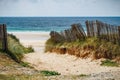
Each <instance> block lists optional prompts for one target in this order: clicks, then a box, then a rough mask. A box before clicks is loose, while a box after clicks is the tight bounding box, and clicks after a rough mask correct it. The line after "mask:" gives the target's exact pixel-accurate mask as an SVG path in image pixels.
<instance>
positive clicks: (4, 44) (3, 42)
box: [0, 24, 8, 51]
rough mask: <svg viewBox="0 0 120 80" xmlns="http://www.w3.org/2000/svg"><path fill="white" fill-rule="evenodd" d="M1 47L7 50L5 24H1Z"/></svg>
mask: <svg viewBox="0 0 120 80" xmlns="http://www.w3.org/2000/svg"><path fill="white" fill-rule="evenodd" d="M0 49H1V50H3V51H7V49H8V45H7V30H6V25H5V24H0Z"/></svg>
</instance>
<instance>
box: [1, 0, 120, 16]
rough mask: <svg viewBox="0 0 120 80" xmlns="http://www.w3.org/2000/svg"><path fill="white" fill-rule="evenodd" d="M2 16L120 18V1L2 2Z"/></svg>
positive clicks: (29, 0)
mask: <svg viewBox="0 0 120 80" xmlns="http://www.w3.org/2000/svg"><path fill="white" fill-rule="evenodd" d="M0 16H120V0H0Z"/></svg>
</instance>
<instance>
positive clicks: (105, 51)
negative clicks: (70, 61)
mask: <svg viewBox="0 0 120 80" xmlns="http://www.w3.org/2000/svg"><path fill="white" fill-rule="evenodd" d="M63 47H64V48H66V51H67V50H71V51H73V50H74V51H78V53H79V54H80V53H81V52H80V51H82V50H84V51H88V50H89V51H90V53H89V54H91V55H94V57H95V59H100V58H108V59H113V58H116V57H120V46H119V45H118V44H114V43H112V42H108V41H106V40H100V39H99V38H96V37H92V38H89V37H88V38H86V39H85V40H76V41H73V42H61V43H56V42H54V40H52V39H51V38H50V39H49V40H47V42H46V47H45V52H52V51H53V49H61V48H63ZM54 51H56V50H54ZM72 54H73V55H75V52H73V53H72ZM81 54H82V53H81ZM89 54H88V55H89ZM88 55H86V56H88Z"/></svg>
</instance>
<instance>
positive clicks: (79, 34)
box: [50, 24, 86, 42]
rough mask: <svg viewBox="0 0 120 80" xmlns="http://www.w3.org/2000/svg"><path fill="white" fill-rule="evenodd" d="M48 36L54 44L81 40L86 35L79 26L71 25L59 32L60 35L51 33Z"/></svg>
mask: <svg viewBox="0 0 120 80" xmlns="http://www.w3.org/2000/svg"><path fill="white" fill-rule="evenodd" d="M50 35H51V38H52V39H54V41H56V42H64V41H66V42H72V41H75V40H77V39H79V40H81V39H85V38H86V34H85V32H84V29H83V27H82V26H81V24H73V25H71V28H70V29H67V30H64V31H61V32H60V33H58V32H55V31H52V32H51V33H50Z"/></svg>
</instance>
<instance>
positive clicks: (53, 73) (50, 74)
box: [40, 70, 60, 76]
mask: <svg viewBox="0 0 120 80" xmlns="http://www.w3.org/2000/svg"><path fill="white" fill-rule="evenodd" d="M40 73H41V74H43V75H45V76H55V75H60V73H58V72H55V71H47V70H43V71H41V72H40Z"/></svg>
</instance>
